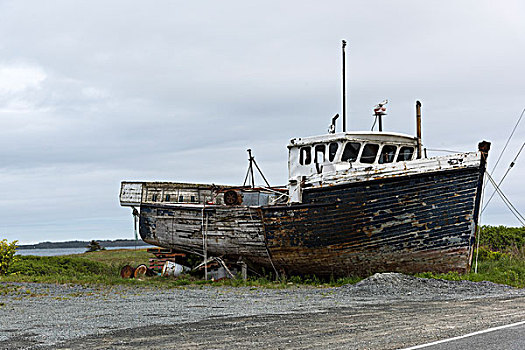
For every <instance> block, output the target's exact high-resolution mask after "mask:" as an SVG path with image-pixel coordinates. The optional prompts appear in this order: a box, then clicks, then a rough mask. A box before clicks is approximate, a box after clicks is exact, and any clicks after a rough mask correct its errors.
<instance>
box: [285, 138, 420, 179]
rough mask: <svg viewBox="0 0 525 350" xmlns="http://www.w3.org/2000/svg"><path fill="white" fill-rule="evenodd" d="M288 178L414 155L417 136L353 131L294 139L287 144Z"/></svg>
mask: <svg viewBox="0 0 525 350" xmlns="http://www.w3.org/2000/svg"><path fill="white" fill-rule="evenodd" d="M288 149H289V157H288V169H289V177H290V178H296V177H297V176H309V175H313V174H322V173H329V172H335V171H338V170H347V169H350V168H363V167H370V166H377V167H381V166H382V165H388V164H390V163H397V162H407V161H411V160H413V159H415V158H416V154H417V138H416V137H413V136H409V135H404V134H399V133H385V132H353V133H338V134H328V135H323V136H314V137H307V138H295V139H292V140H290V144H289V145H288Z"/></svg>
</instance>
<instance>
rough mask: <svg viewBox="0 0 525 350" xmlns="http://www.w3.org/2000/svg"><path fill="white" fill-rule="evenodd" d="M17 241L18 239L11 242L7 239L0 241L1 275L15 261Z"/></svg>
mask: <svg viewBox="0 0 525 350" xmlns="http://www.w3.org/2000/svg"><path fill="white" fill-rule="evenodd" d="M16 243H17V241H13V242H11V243H9V242H7V239H3V240H1V241H0V275H5V274H6V272H7V270H8V269H9V266H11V264H12V263H13V262H15V260H16V258H15V253H16Z"/></svg>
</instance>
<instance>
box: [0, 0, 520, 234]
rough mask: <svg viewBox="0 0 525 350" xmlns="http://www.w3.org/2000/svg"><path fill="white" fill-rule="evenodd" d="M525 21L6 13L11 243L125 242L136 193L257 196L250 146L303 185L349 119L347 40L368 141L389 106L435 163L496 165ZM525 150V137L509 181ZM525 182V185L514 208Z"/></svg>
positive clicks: (424, 12)
mask: <svg viewBox="0 0 525 350" xmlns="http://www.w3.org/2000/svg"><path fill="white" fill-rule="evenodd" d="M523 7H524V5H523V4H522V3H521V2H519V1H507V2H505V3H501V4H499V3H498V4H496V3H494V2H490V1H465V2H461V3H445V4H444V3H443V2H442V1H425V2H419V1H396V2H395V3H393V2H388V1H379V0H375V1H369V2H366V3H364V2H352V1H350V2H348V1H334V2H330V3H327V4H324V3H323V4H320V3H317V2H313V1H301V2H299V1H288V2H278V1H266V2H258V3H257V2H255V3H254V2H243V1H232V2H213V1H209V2H204V3H191V2H181V1H175V2H167V1H157V2H155V3H147V4H146V3H143V2H138V1H113V2H111V3H108V2H102V1H91V2H83V3H77V2H75V3H73V2H69V1H52V2H47V3H46V4H45V5H44V4H40V3H38V2H20V1H4V2H1V3H0V53H1V57H2V61H1V62H0V118H1V120H2V128H0V159H2V163H1V164H0V191H1V192H2V193H5V195H4V198H3V199H2V202H1V206H2V208H1V209H2V211H3V213H4V215H6V216H7V217H9V218H10V219H9V224H7V223H4V224H3V225H4V226H0V232H4V233H5V235H7V236H8V237H10V238H12V239H20V240H22V241H23V240H35V239H36V238H35V237H45V240H63V239H69V238H71V239H76V238H78V239H81V238H82V239H90V237H101V236H102V237H104V236H107V237H108V238H117V237H121V236H122V235H123V234H124V233H126V234H127V233H128V232H129V230H130V227H131V226H130V222H128V221H127V220H128V216H129V215H128V211H127V209H124V208H120V207H119V205H118V198H117V195H118V193H117V192H118V188H119V182H120V181H121V180H125V179H131V180H135V179H140V180H177V181H191V182H195V181H198V182H215V183H229V184H234V183H239V182H241V181H242V180H243V179H244V175H245V171H246V149H247V148H251V149H253V150H254V153H255V155H256V157H257V161H258V163H259V164H260V165H261V167H262V168H263V171H264V172H265V175H266V176H267V177H268V178H269V179H270V181H271V182H272V183H275V184H283V183H286V180H287V178H286V177H287V168H286V158H287V149H286V144H287V142H288V140H289V139H290V138H292V137H301V136H310V135H315V134H321V133H324V132H325V131H326V129H327V127H328V124H329V123H330V119H331V118H332V116H333V115H334V114H336V113H340V110H341V100H340V95H341V88H340V70H341V66H340V63H341V62H340V61H341V56H340V43H341V39H343V38H344V39H346V40H347V41H348V43H349V44H348V50H347V52H348V56H347V59H348V60H347V63H348V65H347V74H348V80H347V81H348V102H349V107H348V108H349V109H348V111H349V119H348V125H349V127H350V129H351V130H369V129H370V127H371V125H372V123H373V118H372V117H371V114H372V107H373V106H374V105H375V104H376V103H377V102H379V101H381V100H383V99H384V98H388V99H389V100H390V103H389V105H388V108H389V111H388V113H389V114H388V115H387V116H386V117H385V119H384V125H385V129H386V130H392V131H399V132H404V133H408V134H414V132H415V117H414V103H415V100H416V99H419V100H421V101H422V102H423V138H424V144H425V146H426V147H428V148H439V149H458V150H462V151H471V150H475V149H476V145H477V143H478V142H479V141H481V140H482V139H487V140H489V141H492V142H493V153H492V154H491V155H490V157H489V162H491V164H493V163H492V162H494V159H495V157H493V154H494V155H496V154H497V153H499V150H501V148H502V147H503V145H504V143H505V141H506V139H507V137H508V135H509V133H510V130H511V128H512V127H513V126H514V124H515V122H516V120H517V117H518V116H519V113H520V112H521V110H522V109H523V108H524V107H525V105H524V99H523V96H525V85H523V84H522V82H521V77H522V76H525V67H524V66H523V64H522V61H523V57H524V56H525V45H523V44H524V42H523V41H524V40H525V39H524V37H523V35H522V33H523V32H524V31H525V27H524V26H525V22H523V21H522V20H521V17H520V15H519V14H520V13H523V10H524V8H523ZM524 137H525V129H523V127H520V128H519V129H518V131H517V133H516V135H515V137H514V140H513V143H512V145H511V148H509V151H508V152H507V153H508V155H505V156H504V158H503V160H502V166H501V168H504V167H505V166H507V165H508V164H509V163H510V161H511V160H512V157H513V156H514V155H515V151H517V149H518V148H519V146H520V145H521V142H520V140H523V139H524ZM502 171H503V170H500V169H498V170H497V173H498V174H500V173H501V172H502ZM524 171H525V170H523V169H521V168H519V163H518V165H516V168H515V169H513V170H512V173H511V175H509V178H508V179H507V180H506V181H509V182H508V184H509V187H508V191H509V192H515V193H518V191H517V190H516V189H515V188H514V187H515V186H519V184H516V181H517V180H516V179H519V178H520V177H521V175H522V174H523V172H524ZM511 185H512V186H511ZM509 196H512V197H513V200H514V201H515V202H516V205H517V206H518V207H520V206H522V205H523V204H525V203H523V202H522V200H521V197H520V196H516V197H514V196H513V195H512V194H511V195H509ZM491 210H494V213H497V215H496V214H494V215H492V214H491ZM503 213H504V209H503V207H502V206H501V203H500V204H496V205H495V206H494V209H492V208H491V209H490V210H489V211H488V212H487V218H488V220H489V221H488V222H490V223H505V220H504V219H502V218H505V215H504V214H503ZM491 215H492V216H491ZM101 218H105V219H101ZM507 218H508V219H509V223H510V222H513V221H512V218H511V217H508V216H507ZM44 223H48V224H44ZM56 223H58V224H56ZM28 225H29V226H28Z"/></svg>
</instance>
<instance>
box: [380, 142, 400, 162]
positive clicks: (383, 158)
mask: <svg viewBox="0 0 525 350" xmlns="http://www.w3.org/2000/svg"><path fill="white" fill-rule="evenodd" d="M396 150H397V147H396V146H391V145H384V146H383V148H382V149H381V155H380V156H379V161H378V162H379V164H383V163H392V162H393V161H394V158H395V156H396Z"/></svg>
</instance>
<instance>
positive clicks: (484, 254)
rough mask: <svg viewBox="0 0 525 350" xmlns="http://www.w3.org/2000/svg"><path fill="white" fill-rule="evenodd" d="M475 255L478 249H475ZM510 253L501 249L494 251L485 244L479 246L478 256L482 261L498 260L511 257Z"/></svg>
mask: <svg viewBox="0 0 525 350" xmlns="http://www.w3.org/2000/svg"><path fill="white" fill-rule="evenodd" d="M474 256H476V251H474ZM509 257H510V256H509V254H507V253H503V252H499V251H495V252H494V251H492V250H490V249H488V248H486V247H484V246H481V247H479V255H478V258H479V260H480V261H497V260H501V259H504V258H509Z"/></svg>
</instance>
